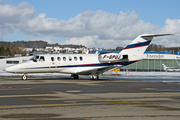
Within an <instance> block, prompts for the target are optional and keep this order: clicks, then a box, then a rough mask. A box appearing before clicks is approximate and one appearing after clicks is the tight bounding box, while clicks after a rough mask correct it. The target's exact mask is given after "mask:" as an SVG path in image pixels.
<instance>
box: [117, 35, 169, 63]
mask: <svg viewBox="0 0 180 120" xmlns="http://www.w3.org/2000/svg"><path fill="white" fill-rule="evenodd" d="M167 35H172V34H157V35H155V34H143V35H139V36H138V37H137V38H136V39H134V40H133V41H132V42H131V43H130V44H129V45H127V46H126V47H125V48H124V49H123V50H122V51H121V52H120V54H121V55H126V57H127V56H128V59H129V60H131V61H133V60H135V61H136V60H141V59H142V57H143V54H144V52H145V51H146V49H147V47H148V46H149V44H150V43H151V41H152V39H153V37H158V36H167Z"/></svg>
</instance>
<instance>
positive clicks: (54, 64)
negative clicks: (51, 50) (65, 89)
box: [49, 57, 57, 72]
mask: <svg viewBox="0 0 180 120" xmlns="http://www.w3.org/2000/svg"><path fill="white" fill-rule="evenodd" d="M56 68H57V61H56V59H55V57H50V67H49V70H50V72H55V71H56Z"/></svg>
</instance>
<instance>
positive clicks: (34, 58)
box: [30, 56, 39, 62]
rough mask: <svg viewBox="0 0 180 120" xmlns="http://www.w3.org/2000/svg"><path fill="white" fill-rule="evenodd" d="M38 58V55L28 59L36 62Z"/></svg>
mask: <svg viewBox="0 0 180 120" xmlns="http://www.w3.org/2000/svg"><path fill="white" fill-rule="evenodd" d="M38 59H39V56H34V57H32V58H31V59H30V60H33V62H37V60H38Z"/></svg>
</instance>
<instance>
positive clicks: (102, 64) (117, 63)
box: [26, 61, 137, 69]
mask: <svg viewBox="0 0 180 120" xmlns="http://www.w3.org/2000/svg"><path fill="white" fill-rule="evenodd" d="M134 62H137V61H128V62H115V63H94V64H79V65H65V66H57V68H68V67H97V66H113V65H129V64H132V63H134ZM47 68H48V69H49V68H56V66H50V67H48V66H47V67H33V68H26V69H47Z"/></svg>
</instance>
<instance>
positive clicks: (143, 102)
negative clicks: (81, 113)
mask: <svg viewBox="0 0 180 120" xmlns="http://www.w3.org/2000/svg"><path fill="white" fill-rule="evenodd" d="M157 102H158V101H134V102H94V103H93V102H92V103H59V104H32V105H4V106H0V108H12V107H43V106H71V105H103V104H104V105H105V104H146V103H157Z"/></svg>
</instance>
